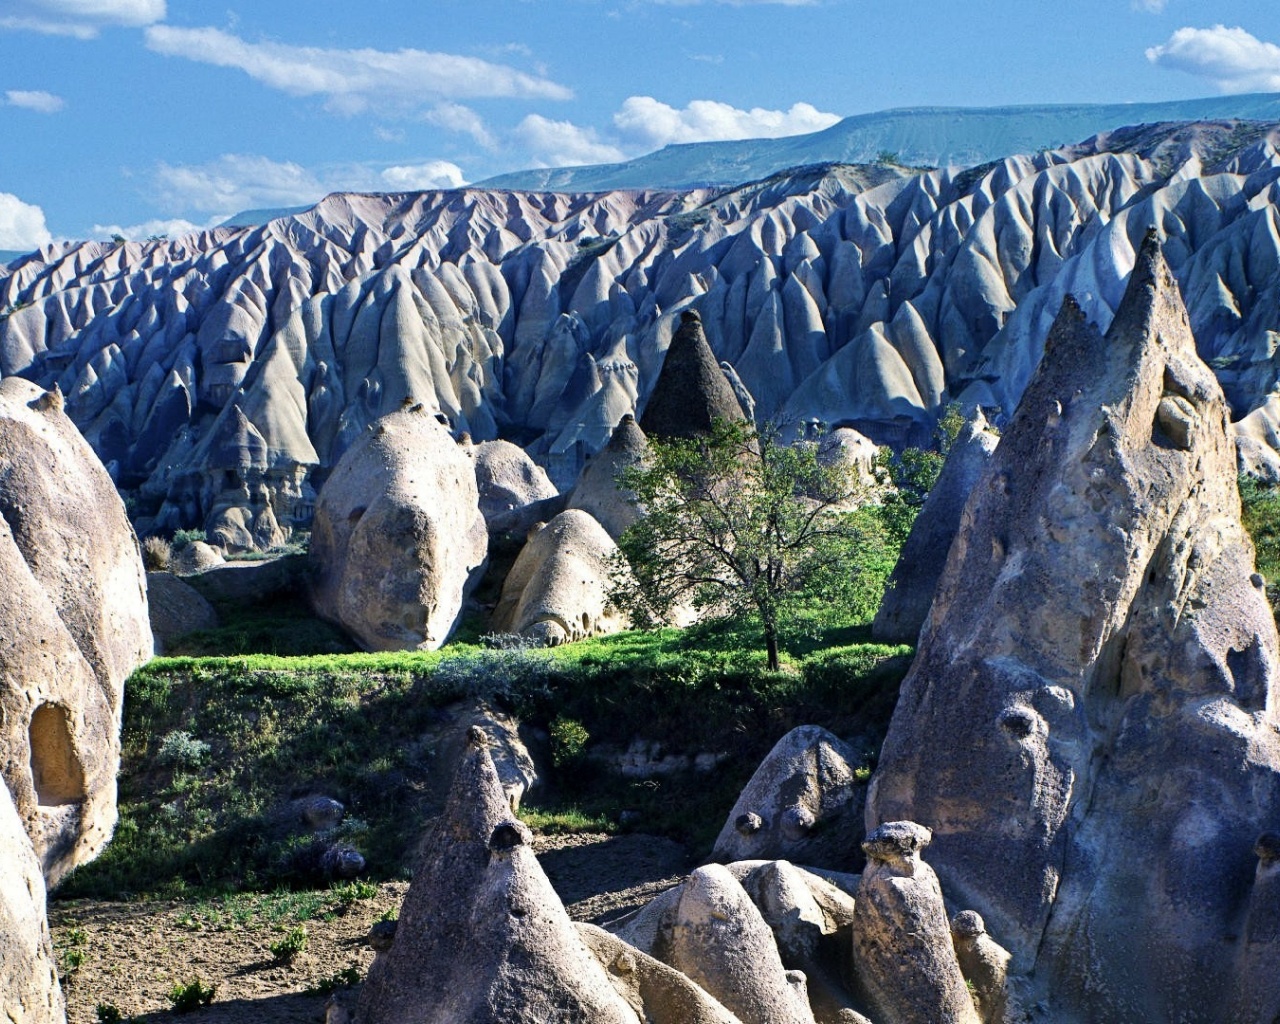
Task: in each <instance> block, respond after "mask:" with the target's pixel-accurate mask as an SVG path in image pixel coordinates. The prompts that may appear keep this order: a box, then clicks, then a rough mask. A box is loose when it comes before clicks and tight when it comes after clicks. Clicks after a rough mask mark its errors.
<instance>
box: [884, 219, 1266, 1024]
mask: <svg viewBox="0 0 1280 1024" xmlns="http://www.w3.org/2000/svg"><path fill="white" fill-rule="evenodd" d="M1175 399H1176V400H1177V401H1174V400H1175ZM1239 514H1240V506H1239V496H1238V493H1237V490H1236V485H1235V453H1234V446H1233V444H1232V441H1231V437H1230V433H1229V424H1228V419H1227V409H1226V404H1225V402H1224V401H1223V397H1222V392H1221V390H1220V388H1219V387H1218V384H1217V382H1216V381H1215V380H1214V378H1213V375H1212V374H1211V373H1210V372H1209V370H1208V368H1207V367H1205V365H1204V364H1203V363H1202V362H1200V360H1199V358H1198V356H1197V355H1196V348H1195V343H1194V340H1193V338H1192V336H1191V331H1190V329H1189V325H1188V321H1187V315H1186V312H1185V310H1184V308H1183V306H1182V303H1181V299H1180V298H1179V294H1178V290H1177V286H1176V284H1175V283H1174V281H1173V280H1172V277H1171V275H1170V273H1169V270H1168V268H1167V266H1166V265H1165V263H1164V260H1163V259H1162V257H1161V255H1160V252H1159V248H1158V246H1157V244H1156V241H1155V239H1154V238H1153V237H1149V238H1148V240H1147V242H1146V243H1145V244H1144V246H1143V248H1142V251H1141V254H1140V257H1139V259H1138V262H1137V265H1136V267H1135V269H1134V272H1133V275H1132V278H1131V280H1130V282H1129V285H1128V289H1127V292H1126V295H1125V299H1124V301H1123V303H1122V304H1121V306H1120V309H1119V310H1118V312H1117V314H1116V317H1115V320H1114V321H1113V323H1112V325H1111V327H1110V329H1109V330H1108V332H1107V335H1106V337H1105V338H1104V337H1103V336H1101V335H1100V334H1099V333H1098V332H1097V331H1096V330H1095V329H1094V328H1092V327H1091V326H1090V325H1089V324H1088V323H1087V322H1086V321H1085V320H1084V317H1083V315H1082V314H1081V313H1080V311H1079V309H1078V308H1077V307H1076V306H1074V305H1073V304H1071V303H1068V304H1066V305H1065V306H1064V309H1063V311H1062V313H1061V314H1060V316H1059V318H1058V321H1057V323H1056V324H1055V326H1054V328H1053V331H1052V333H1051V335H1050V337H1049V341H1048V342H1047V344H1046V356H1045V360H1044V362H1043V364H1042V365H1041V368H1040V370H1039V372H1038V373H1037V375H1036V377H1035V379H1034V380H1033V381H1032V382H1031V384H1030V385H1029V386H1028V388H1027V391H1026V394H1025V395H1024V396H1023V400H1022V402H1021V404H1020V405H1019V407H1018V410H1017V413H1016V414H1015V415H1014V417H1013V419H1012V421H1011V423H1010V424H1009V426H1008V428H1007V429H1006V430H1005V432H1004V436H1003V439H1002V440H1001V442H1000V446H999V447H998V448H997V449H996V453H995V455H994V456H993V458H992V462H991V465H990V467H989V469H988V471H987V473H986V475H985V476H984V478H983V481H982V482H981V483H980V484H979V487H978V489H977V490H976V491H975V493H974V496H973V497H972V498H971V500H970V502H969V505H968V506H967V508H966V512H965V517H964V522H963V523H962V526H961V530H960V534H959V535H958V537H957V538H956V541H955V543H954V544H953V545H952V549H951V555H950V558H949V560H948V563H947V567H946V571H945V572H944V574H943V578H942V580H941V582H940V583H939V587H938V592H937V596H936V597H935V599H934V605H933V610H932V611H931V613H930V616H929V620H928V621H927V622H926V625H925V627H924V630H923V631H922V634H921V639H920V648H919V654H918V655H917V658H916V661H915V663H914V665H913V666H912V669H911V672H910V673H909V675H908V677H907V679H906V681H905V682H904V684H903V689H902V695H901V698H900V700H899V704H898V708H897V711H896V712H895V714H894V718H893V723H892V726H891V728H890V731H889V736H888V739H887V740H886V742H885V746H884V750H883V753H882V756H881V759H880V766H879V768H878V770H877V772H876V775H875V778H874V781H873V784H872V791H871V794H870V796H869V800H868V823H869V824H872V825H874V824H876V823H877V822H880V821H883V820H893V819H900V818H905V817H910V818H912V819H913V820H917V821H921V822H923V823H925V824H928V825H930V826H932V827H933V828H934V835H935V842H934V848H933V851H932V853H931V861H932V862H933V863H934V864H935V865H936V867H937V870H938V874H939V876H940V877H941V879H942V882H943V884H944V885H945V886H946V887H947V890H948V893H949V894H950V895H951V896H952V897H953V898H954V899H955V900H956V902H957V903H959V904H960V905H962V906H967V907H972V908H974V909H976V910H978V911H979V912H980V913H981V914H982V916H983V918H984V920H985V922H986V927H987V928H988V929H989V930H990V932H991V934H992V936H993V937H994V938H995V939H996V940H997V941H998V942H999V943H1000V944H1001V945H1002V946H1004V947H1005V948H1007V949H1008V950H1009V952H1010V953H1011V954H1012V957H1013V968H1014V970H1015V971H1016V972H1019V973H1023V972H1027V971H1028V970H1030V969H1031V968H1032V966H1033V965H1034V967H1035V980H1036V983H1037V984H1038V985H1039V986H1041V987H1042V991H1041V993H1040V994H1041V996H1042V997H1043V998H1045V999H1047V1000H1048V1001H1049V1003H1050V1005H1051V1006H1052V1007H1054V1008H1055V1009H1054V1012H1055V1013H1058V1014H1060V1015H1062V1016H1063V1017H1064V1018H1067V1019H1075V1018H1079V1019H1090V1020H1118V1019H1134V1020H1136V1019H1145V1020H1167V1019H1178V1020H1183V1021H1187V1022H1210V1021H1215V1022H1216V1021H1225V1020H1227V1019H1230V1018H1228V1017H1226V1016H1224V1013H1225V1011H1226V1007H1228V1006H1229V1005H1230V1004H1231V990H1232V987H1233V984H1234V983H1235V979H1234V975H1235V972H1236V970H1237V966H1236V963H1235V959H1236V953H1235V950H1236V948H1237V941H1238V940H1237V939H1236V937H1237V936H1238V935H1239V934H1240V929H1241V928H1242V927H1243V919H1244V916H1245V914H1246V907H1247V905H1248V902H1249V898H1250V892H1251V889H1252V887H1253V885H1254V884H1255V882H1254V879H1255V858H1254V854H1253V847H1254V842H1255V840H1256V838H1257V835H1258V833H1259V831H1260V830H1261V829H1262V828H1263V827H1265V825H1266V823H1269V822H1272V821H1276V820H1280V736H1278V735H1277V725H1278V724H1280V723H1278V722H1277V712H1276V707H1277V703H1276V695H1275V692H1274V689H1275V679H1276V666H1277V660H1276V658H1277V656H1276V650H1277V639H1276V632H1275V623H1274V621H1273V619H1272V616H1271V611H1270V609H1269V607H1268V606H1267V602H1266V599H1265V596H1264V594H1263V592H1262V589H1261V587H1259V586H1258V585H1257V580H1258V579H1260V577H1257V575H1256V573H1255V572H1254V564H1253V561H1254V560H1253V549H1252V545H1251V543H1250V541H1249V539H1248V537H1247V536H1246V535H1245V533H1244V531H1243V529H1242V528H1241V526H1240V519H1239Z"/></svg>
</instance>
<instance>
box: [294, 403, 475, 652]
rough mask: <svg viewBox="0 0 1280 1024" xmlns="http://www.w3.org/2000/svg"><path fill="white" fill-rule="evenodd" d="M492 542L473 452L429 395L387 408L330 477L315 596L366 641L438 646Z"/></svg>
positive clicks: (321, 509)
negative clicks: (441, 419) (428, 401)
mask: <svg viewBox="0 0 1280 1024" xmlns="http://www.w3.org/2000/svg"><path fill="white" fill-rule="evenodd" d="M487 552H488V533H487V532H486V529H485V524H484V518H483V517H482V516H481V515H480V507H479V497H478V494H477V491H476V478H475V472H474V469H473V467H472V464H471V461H470V460H469V459H468V458H467V456H466V455H465V454H463V452H461V451H460V450H459V447H458V445H457V444H456V443H455V442H454V440H453V438H452V437H451V436H450V435H449V432H448V430H446V429H445V428H444V427H443V426H442V425H441V424H440V423H438V422H437V421H436V418H435V416H434V415H433V414H432V413H431V412H429V411H428V410H427V409H425V408H424V407H423V406H421V405H415V406H413V407H412V408H406V409H402V410H400V411H399V412H395V413H392V414H390V415H388V416H385V417H383V418H382V419H381V420H379V421H378V422H377V423H375V424H374V425H373V426H371V427H370V428H369V429H368V430H367V431H366V432H365V433H364V434H363V435H362V436H361V437H360V439H359V440H358V441H356V442H355V444H353V445H352V446H351V448H350V449H349V450H348V451H347V453H346V455H344V456H343V457H342V459H341V460H340V461H339V463H338V465H337V466H336V467H335V468H334V471H333V474H332V475H331V476H330V477H329V479H328V480H327V481H326V482H325V485H324V488H323V489H322V490H321V492H320V498H319V500H318V502H317V504H316V513H315V522H314V525H313V528H312V534H311V550H310V556H311V563H312V565H313V567H314V570H315V575H314V581H313V591H312V599H313V603H314V605H315V608H316V611H317V612H319V614H320V615H322V616H323V617H325V618H327V619H329V620H330V621H332V622H335V623H337V624H338V625H340V626H342V627H343V628H344V629H346V630H347V631H348V632H349V633H351V635H352V636H354V637H355V638H356V639H357V640H358V641H359V642H360V643H361V644H362V645H363V646H364V647H365V648H367V649H368V650H375V651H387V650H414V649H418V650H434V649H435V648H437V647H439V646H440V645H441V644H443V643H444V642H445V640H446V639H447V638H448V636H449V634H450V633H451V632H452V631H453V629H454V627H455V626H456V625H457V621H458V617H459V615H460V614H461V611H462V602H463V598H464V596H465V595H466V593H467V592H468V590H469V588H471V587H473V586H474V585H475V584H476V583H477V582H478V581H479V576H480V573H481V572H482V571H483V567H484V564H485V559H486V557H487Z"/></svg>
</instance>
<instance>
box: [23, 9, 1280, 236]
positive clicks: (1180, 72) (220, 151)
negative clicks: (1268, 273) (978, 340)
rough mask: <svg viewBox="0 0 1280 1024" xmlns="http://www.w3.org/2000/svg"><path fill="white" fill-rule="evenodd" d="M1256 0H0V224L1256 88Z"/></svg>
mask: <svg viewBox="0 0 1280 1024" xmlns="http://www.w3.org/2000/svg"><path fill="white" fill-rule="evenodd" d="M1277 44H1280V6H1278V5H1277V4H1276V0H1213V2H1202V0H1051V2H1050V0H970V2H967V3H960V2H956V0H899V2H896V3H886V2H883V0H882V2H876V3H873V2H870V0H361V2H360V3H351V2H349V0H307V2H306V3H302V2H298V0H257V2H255V3H252V4H249V3H243V2H241V0H230V2H225V0H224V2H215V3H207V2H206V3H196V2H194V0H0V139H2V140H3V141H2V142H0V249H22V248H31V247H35V246H36V245H40V244H44V243H45V242H47V241H49V240H50V239H51V238H53V239H61V238H79V237H106V236H108V235H110V234H111V233H113V232H116V231H120V232H122V233H124V234H126V235H128V236H130V237H144V236H146V235H149V234H158V233H169V234H177V233H180V232H181V231H183V230H186V229H189V228H190V227H191V226H204V225H206V224H211V223H216V222H217V221H219V220H221V219H223V218H225V217H226V216H227V215H230V214H232V213H234V212H236V211H238V210H241V209H246V208H254V207H271V206H288V205H301V204H304V203H309V202H313V201H315V200H316V199H318V198H320V197H321V196H322V195H324V194H325V193H326V192H328V191H333V190H338V189H359V190H403V189H413V188H429V187H439V186H451V185H459V184H462V183H465V182H471V181H477V180H480V179H482V178H485V177H488V176H490V175H493V174H496V173H499V172H502V171H509V170H516V169H519V168H523V167H533V166H547V165H556V164H575V163H597V162H602V161H607V160H617V159H625V158H627V157H632V156H637V155H640V154H642V153H645V152H649V151H652V150H654V149H657V148H660V147H661V146H663V145H665V144H667V143H669V142H691V141H700V140H703V139H724V138H749V137H758V136H763V135H782V134H795V133H798V132H804V131H814V130H817V129H819V128H822V127H825V126H827V125H828V124H831V123H833V122H834V121H835V120H836V119H838V118H839V117H842V116H846V115H849V114H856V113H864V112H868V111H874V110H880V109H884V108H887V107H895V106H917V105H924V104H947V105H964V106H982V105H995V104H1015V103H1046V102H1049V103H1073V102H1117V101H1128V100H1160V99H1181V98H1189V97H1194V96H1207V95H1213V94H1215V93H1221V92H1263V91H1277V92H1280V45H1277Z"/></svg>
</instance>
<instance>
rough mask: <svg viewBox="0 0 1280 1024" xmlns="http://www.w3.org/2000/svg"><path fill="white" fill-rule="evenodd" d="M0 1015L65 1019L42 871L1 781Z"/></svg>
mask: <svg viewBox="0 0 1280 1024" xmlns="http://www.w3.org/2000/svg"><path fill="white" fill-rule="evenodd" d="M0 865H3V869H0V1017H3V1019H4V1020H5V1022H6V1024H64V1022H65V1021H66V1019H67V1018H66V1011H65V1009H64V1008H63V1003H62V989H61V988H60V987H59V986H58V971H57V967H56V966H55V960H54V954H53V943H52V942H51V941H50V939H49V926H48V924H46V922H45V916H44V914H45V892H44V877H43V875H42V874H41V871H40V863H39V861H38V860H37V859H36V856H35V853H34V852H33V851H32V849H31V841H30V839H28V838H27V833H26V831H25V830H24V829H23V827H22V821H21V819H19V817H18V812H17V810H16V809H15V808H14V806H13V799H12V797H10V796H9V790H8V789H7V788H6V787H4V786H3V785H0Z"/></svg>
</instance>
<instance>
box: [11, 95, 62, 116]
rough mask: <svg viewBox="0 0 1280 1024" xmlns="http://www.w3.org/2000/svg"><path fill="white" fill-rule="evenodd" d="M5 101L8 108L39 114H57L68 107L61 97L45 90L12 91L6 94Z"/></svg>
mask: <svg viewBox="0 0 1280 1024" xmlns="http://www.w3.org/2000/svg"><path fill="white" fill-rule="evenodd" d="M4 101H5V104H6V105H7V106H10V107H22V108H23V109H25V110H34V111H35V112H36V113H37V114H56V113H57V112H58V111H59V110H64V109H65V108H66V106H67V101H66V100H64V99H63V98H62V97H61V96H55V95H54V94H53V93H51V92H45V91H44V90H43V89H10V90H8V91H7V92H6V93H5V94H4Z"/></svg>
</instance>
